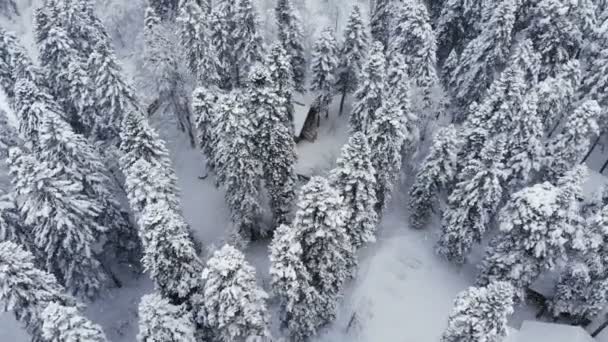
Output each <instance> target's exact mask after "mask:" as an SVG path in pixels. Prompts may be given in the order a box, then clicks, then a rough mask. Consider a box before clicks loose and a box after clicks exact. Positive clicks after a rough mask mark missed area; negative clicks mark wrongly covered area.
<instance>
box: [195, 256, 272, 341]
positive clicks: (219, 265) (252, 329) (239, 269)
mask: <svg viewBox="0 0 608 342" xmlns="http://www.w3.org/2000/svg"><path fill="white" fill-rule="evenodd" d="M203 279H204V281H205V286H204V289H203V296H204V298H205V300H204V302H203V308H202V313H199V315H200V314H202V315H204V317H205V319H204V321H205V322H206V325H207V326H208V328H209V329H210V330H211V334H212V335H213V336H214V340H216V341H221V342H232V341H245V340H250V339H251V338H255V337H257V338H263V337H270V331H269V329H268V321H269V314H268V310H267V309H266V299H267V297H268V295H267V294H266V292H264V290H262V289H261V288H260V287H259V286H258V285H257V284H256V278H255V269H254V268H253V267H252V266H251V265H249V263H247V261H246V260H245V256H244V255H243V253H242V252H240V251H239V250H237V249H236V248H234V247H232V246H230V245H225V246H224V247H222V248H221V249H219V250H217V251H215V253H213V256H212V257H211V259H209V261H208V262H207V267H206V268H205V270H204V271H203Z"/></svg>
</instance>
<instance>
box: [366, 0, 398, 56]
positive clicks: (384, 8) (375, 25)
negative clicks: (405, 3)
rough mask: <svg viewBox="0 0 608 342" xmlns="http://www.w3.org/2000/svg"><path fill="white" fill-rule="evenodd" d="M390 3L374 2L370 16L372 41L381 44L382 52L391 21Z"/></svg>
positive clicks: (388, 37)
mask: <svg viewBox="0 0 608 342" xmlns="http://www.w3.org/2000/svg"><path fill="white" fill-rule="evenodd" d="M392 10H393V6H392V1H391V0H375V1H374V2H373V6H372V9H371V14H370V26H371V34H372V40H373V41H377V42H380V43H382V50H384V49H385V48H386V47H387V46H388V42H389V39H390V34H391V32H390V26H391V19H392Z"/></svg>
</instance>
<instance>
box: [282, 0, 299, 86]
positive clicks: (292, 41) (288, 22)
mask: <svg viewBox="0 0 608 342" xmlns="http://www.w3.org/2000/svg"><path fill="white" fill-rule="evenodd" d="M275 16H276V20H277V26H278V30H279V41H280V42H281V44H282V45H283V48H284V49H285V51H287V55H288V56H289V57H290V60H291V66H292V73H293V80H294V85H295V90H296V91H298V92H303V91H304V86H305V82H306V80H305V78H306V59H305V58H304V45H303V31H302V20H301V19H300V16H299V14H298V13H297V12H296V9H295V8H294V6H293V3H292V1H291V0H279V1H278V2H277V6H276V8H275Z"/></svg>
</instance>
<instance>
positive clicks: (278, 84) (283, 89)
mask: <svg viewBox="0 0 608 342" xmlns="http://www.w3.org/2000/svg"><path fill="white" fill-rule="evenodd" d="M265 66H266V68H268V72H269V73H270V84H271V85H273V87H274V88H276V92H277V95H278V96H280V97H281V98H283V99H284V103H285V108H286V111H287V116H286V117H285V125H286V126H287V127H289V128H290V129H291V130H292V133H293V134H292V135H295V132H293V131H294V130H295V128H294V121H293V119H294V107H293V100H292V98H293V92H294V80H293V73H292V70H291V59H290V57H289V55H288V54H287V51H285V49H284V48H283V46H282V45H281V44H280V43H275V44H273V45H272V46H271V47H270V50H269V51H268V54H267V56H266V61H265Z"/></svg>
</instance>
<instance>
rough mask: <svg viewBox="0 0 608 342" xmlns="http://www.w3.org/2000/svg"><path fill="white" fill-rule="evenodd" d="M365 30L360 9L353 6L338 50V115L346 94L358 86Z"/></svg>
mask: <svg viewBox="0 0 608 342" xmlns="http://www.w3.org/2000/svg"><path fill="white" fill-rule="evenodd" d="M368 40H369V38H368V34H367V28H366V26H365V23H364V22H363V19H362V18H361V9H360V8H359V6H358V5H354V6H353V9H352V12H351V13H350V16H349V17H348V23H347V24H346V28H345V29H344V41H343V42H342V49H341V50H340V56H339V63H338V73H337V76H336V85H335V87H336V90H337V91H338V92H340V94H342V99H341V100H340V115H342V111H343V109H344V101H345V99H346V96H347V95H348V94H352V93H354V92H355V91H356V90H357V88H358V86H359V79H360V77H361V70H362V69H363V62H364V59H365V54H366V52H367V47H368V46H367V45H368Z"/></svg>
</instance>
